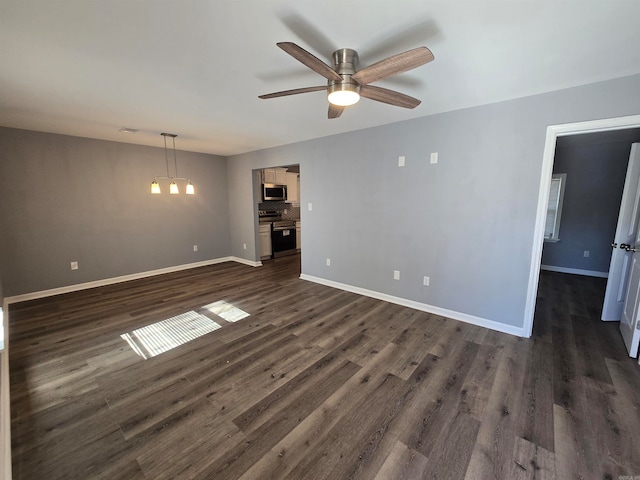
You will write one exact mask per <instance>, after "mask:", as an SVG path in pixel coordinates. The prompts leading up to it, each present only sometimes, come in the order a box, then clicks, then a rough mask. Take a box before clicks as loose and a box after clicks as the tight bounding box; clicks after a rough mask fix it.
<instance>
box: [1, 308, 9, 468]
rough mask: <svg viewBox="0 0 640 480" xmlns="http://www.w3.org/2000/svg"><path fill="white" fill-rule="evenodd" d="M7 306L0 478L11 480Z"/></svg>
mask: <svg viewBox="0 0 640 480" xmlns="http://www.w3.org/2000/svg"><path fill="white" fill-rule="evenodd" d="M8 306H9V304H8V303H7V301H6V300H4V301H3V302H2V310H3V316H4V325H3V328H4V350H3V351H0V478H5V479H6V480H11V411H10V404H11V397H10V392H9V309H8Z"/></svg>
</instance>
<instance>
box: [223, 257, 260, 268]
mask: <svg viewBox="0 0 640 480" xmlns="http://www.w3.org/2000/svg"><path fill="white" fill-rule="evenodd" d="M228 258H229V260H230V261H232V262H238V263H242V264H243V265H249V266H250V267H261V266H262V262H261V261H257V262H255V261H253V260H247V259H246V258H241V257H228Z"/></svg>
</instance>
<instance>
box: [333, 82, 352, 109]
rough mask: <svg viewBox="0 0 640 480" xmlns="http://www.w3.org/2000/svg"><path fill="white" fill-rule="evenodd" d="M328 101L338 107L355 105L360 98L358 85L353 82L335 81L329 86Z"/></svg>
mask: <svg viewBox="0 0 640 480" xmlns="http://www.w3.org/2000/svg"><path fill="white" fill-rule="evenodd" d="M327 98H328V99H329V103H332V104H333V105H338V106H339V107H348V106H349V105H355V104H356V103H358V101H359V100H360V86H359V85H356V84H354V83H336V84H334V85H330V86H329V95H328V96H327Z"/></svg>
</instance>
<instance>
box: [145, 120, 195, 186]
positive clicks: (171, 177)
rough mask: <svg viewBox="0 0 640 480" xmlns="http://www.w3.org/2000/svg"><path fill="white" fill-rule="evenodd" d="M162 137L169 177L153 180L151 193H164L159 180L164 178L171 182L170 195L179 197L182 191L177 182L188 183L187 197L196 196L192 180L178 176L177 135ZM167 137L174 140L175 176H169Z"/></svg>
mask: <svg viewBox="0 0 640 480" xmlns="http://www.w3.org/2000/svg"><path fill="white" fill-rule="evenodd" d="M160 135H162V136H163V137H164V161H165V163H166V165H167V175H166V176H164V175H158V176H156V177H154V178H153V182H151V193H153V194H154V195H157V194H160V193H162V192H161V190H160V184H159V183H158V179H159V178H162V179H167V180H170V181H171V182H170V183H169V193H170V194H171V195H178V194H179V193H180V189H179V188H178V184H177V183H176V180H184V181H186V182H187V186H186V189H185V193H186V194H187V195H194V194H195V193H196V191H195V188H194V186H193V184H192V183H191V180H190V179H188V178H185V177H179V176H178V160H177V158H176V137H177V136H178V135H176V134H175V133H161V134H160ZM167 137H171V139H172V140H173V171H174V173H175V175H174V176H171V175H169V153H168V152H167Z"/></svg>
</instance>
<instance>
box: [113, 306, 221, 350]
mask: <svg viewBox="0 0 640 480" xmlns="http://www.w3.org/2000/svg"><path fill="white" fill-rule="evenodd" d="M223 318H224V317H223ZM218 328H220V325H219V324H217V323H216V322H214V321H213V320H211V319H210V318H208V317H205V316H204V315H200V314H199V313H196V312H194V311H190V312H186V313H183V314H181V315H177V316H175V317H171V318H167V319H166V320H161V321H160V322H157V323H153V324H151V325H147V326H146V327H142V328H138V329H137V330H134V331H132V332H129V333H123V334H122V335H120V337H122V339H123V340H125V341H126V342H127V343H128V344H129V345H130V346H131V348H132V349H133V351H135V352H136V353H137V354H138V355H140V356H141V357H142V358H144V359H145V360H146V359H147V358H151V357H155V356H156V355H159V354H161V353H164V352H167V351H169V350H171V349H172V348H175V347H178V346H180V345H183V344H185V343H187V342H189V341H191V340H195V339H196V338H198V337H201V336H202V335H206V334H207V333H210V332H213V331H214V330H217V329H218Z"/></svg>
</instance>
